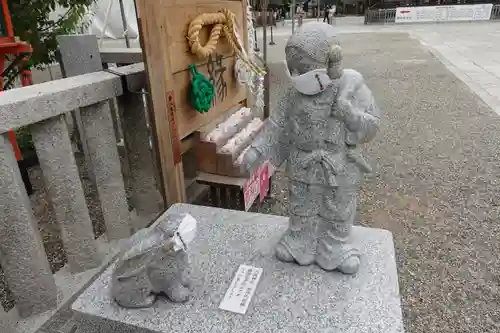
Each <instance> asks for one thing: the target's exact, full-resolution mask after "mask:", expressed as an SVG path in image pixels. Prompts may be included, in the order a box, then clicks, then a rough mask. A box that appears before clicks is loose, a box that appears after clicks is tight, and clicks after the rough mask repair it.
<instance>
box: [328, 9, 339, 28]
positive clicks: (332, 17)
mask: <svg viewBox="0 0 500 333" xmlns="http://www.w3.org/2000/svg"><path fill="white" fill-rule="evenodd" d="M336 10H337V6H335V5H332V6H331V7H330V8H329V9H328V24H335V12H336Z"/></svg>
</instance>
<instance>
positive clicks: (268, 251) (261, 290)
mask: <svg viewBox="0 0 500 333" xmlns="http://www.w3.org/2000/svg"><path fill="white" fill-rule="evenodd" d="M169 211H175V212H187V213H190V214H191V215H192V216H194V217H195V218H196V219H197V220H198V227H199V231H198V235H197V238H196V240H195V242H194V244H193V245H192V246H191V248H190V251H192V254H193V266H194V269H193V276H194V282H195V283H194V284H195V285H194V287H195V292H194V296H193V297H192V299H191V300H190V301H189V302H188V303H186V304H173V303H170V302H168V301H166V300H159V301H158V302H157V303H156V304H155V306H154V307H153V308H148V309H138V310H135V309H134V310H131V309H124V308H121V307H119V306H118V305H117V304H115V303H114V302H113V300H112V299H111V297H110V291H109V282H110V276H111V271H112V267H110V268H109V269H108V270H107V271H106V272H104V273H103V275H102V276H101V277H100V278H99V279H97V280H96V281H95V282H94V283H93V284H92V285H91V286H90V287H89V288H88V289H87V290H86V291H85V292H84V293H83V294H82V295H81V296H80V297H79V298H78V300H77V301H76V302H75V303H74V304H73V310H74V311H75V314H76V316H75V317H77V318H78V320H79V321H80V324H79V325H80V327H79V330H78V332H79V333H86V332H94V333H110V332H113V333H115V332H116V333H132V332H134V333H188V332H189V333H202V332H203V333H268V332H269V333H275V332H283V333H285V332H286V333H306V332H307V333H323V332H324V333H347V332H349V333H362V332H366V333H368V332H369V333H399V332H403V321H402V315H401V306H400V297H399V288H398V277H397V271H396V263H395V257H394V246H393V240H392V235H391V233H390V232H388V231H385V230H380V229H370V228H362V227H355V228H354V232H353V241H354V242H355V243H356V244H357V245H358V246H359V248H360V250H361V252H362V265H361V269H360V271H359V273H358V274H357V275H355V276H345V275H342V274H341V273H337V272H325V271H322V270H321V269H319V268H318V267H316V266H308V267H301V266H298V265H295V264H289V263H283V262H280V261H278V260H277V259H276V258H275V257H274V252H273V247H274V245H275V244H276V242H277V241H278V240H279V238H280V236H281V234H282V233H283V232H284V231H285V230H286V228H287V224H288V219H287V218H285V217H277V216H270V215H261V214H252V213H245V212H237V211H229V210H223V209H218V208H209V207H202V206H192V205H185V204H180V205H174V206H172V207H171V208H170V209H169ZM240 264H246V265H252V266H255V267H261V268H263V270H264V272H263V274H262V278H261V280H260V283H259V285H258V287H257V290H256V292H255V295H254V296H253V298H252V301H251V303H250V306H249V308H248V311H247V313H246V314H245V315H241V314H236V313H231V312H226V311H223V310H220V309H219V308H218V307H219V304H220V302H221V300H222V299H223V297H224V294H225V292H226V290H227V289H228V287H229V285H230V283H231V280H232V279H233V275H234V273H235V272H236V270H237V269H238V267H239V265H240Z"/></svg>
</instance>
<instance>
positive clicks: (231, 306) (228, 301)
mask: <svg viewBox="0 0 500 333" xmlns="http://www.w3.org/2000/svg"><path fill="white" fill-rule="evenodd" d="M261 275H262V268H257V267H253V266H247V265H240V267H239V268H238V271H237V272H236V274H235V275H234V278H233V281H232V282H231V285H230V286H229V289H228V290H227V291H226V295H225V296H224V299H223V300H222V302H221V303H220V305H219V309H221V310H226V311H230V312H235V313H240V314H245V313H246V312H247V309H248V306H249V305H250V301H251V300H252V297H253V294H254V293H255V289H257V284H258V283H259V280H260V277H261Z"/></svg>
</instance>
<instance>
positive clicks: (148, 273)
mask: <svg viewBox="0 0 500 333" xmlns="http://www.w3.org/2000/svg"><path fill="white" fill-rule="evenodd" d="M186 221H188V222H189V223H192V222H193V221H194V223H195V224H194V228H196V220H194V219H193V218H192V217H191V216H190V215H187V214H185V215H173V214H171V215H168V216H167V217H166V218H165V219H164V220H162V221H161V222H160V223H158V224H157V225H156V226H153V227H150V228H147V229H143V230H141V231H139V232H137V233H136V234H135V235H133V236H132V237H131V238H130V239H129V240H128V241H127V242H126V243H125V244H124V248H125V249H126V251H125V253H123V255H122V257H121V258H120V259H119V260H118V263H117V265H116V266H115V269H114V271H113V273H112V281H111V293H112V296H113V298H114V300H115V301H116V303H118V304H119V305H120V306H122V307H125V308H145V307H151V306H152V305H153V304H154V303H155V302H156V300H157V298H158V296H166V297H167V298H168V299H169V300H170V301H172V302H175V303H179V302H185V301H187V300H188V299H189V296H190V295H191V290H190V286H191V281H190V278H189V269H190V265H189V257H188V253H187V252H186V251H185V246H186V245H187V244H184V242H186V243H187V242H188V241H187V240H186V239H184V240H183V238H182V236H181V234H180V233H179V230H180V229H181V228H182V225H183V223H185V222H186ZM192 238H194V235H193V236H192V237H191V239H190V240H192ZM190 240H189V241H190ZM179 243H180V244H179Z"/></svg>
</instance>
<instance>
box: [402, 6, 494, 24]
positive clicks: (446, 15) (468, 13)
mask: <svg viewBox="0 0 500 333" xmlns="http://www.w3.org/2000/svg"><path fill="white" fill-rule="evenodd" d="M492 9H493V5H492V4H491V3H489V4H476V5H451V6H417V7H398V8H396V20H395V22H396V23H415V22H445V21H487V20H489V19H490V17H491V10H492Z"/></svg>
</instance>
